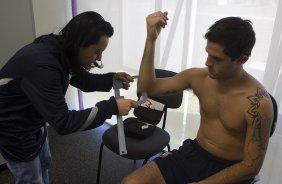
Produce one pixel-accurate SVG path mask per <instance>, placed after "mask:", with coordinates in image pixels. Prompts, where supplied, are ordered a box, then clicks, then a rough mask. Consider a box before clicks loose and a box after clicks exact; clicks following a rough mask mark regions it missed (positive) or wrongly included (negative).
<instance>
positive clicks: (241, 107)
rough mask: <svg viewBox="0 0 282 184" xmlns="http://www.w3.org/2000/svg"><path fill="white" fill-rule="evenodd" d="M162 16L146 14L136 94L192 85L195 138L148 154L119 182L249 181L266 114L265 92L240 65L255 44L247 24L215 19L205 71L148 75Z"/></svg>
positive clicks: (260, 150)
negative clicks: (196, 119) (161, 152)
mask: <svg viewBox="0 0 282 184" xmlns="http://www.w3.org/2000/svg"><path fill="white" fill-rule="evenodd" d="M167 20H168V18H167V12H156V13H153V14H150V15H148V16H147V39H146V44H145V49H144V54H143V58H142V62H141V66H140V72H139V79H138V91H139V92H142V91H147V92H148V94H149V95H151V96H158V95H164V94H167V93H172V92H177V91H182V90H185V89H191V90H193V92H194V93H195V95H196V96H197V97H198V99H199V103H200V114H201V122H200V128H199V130H198V133H197V138H196V139H195V140H190V139H188V140H186V141H184V142H183V145H182V146H181V147H180V148H179V150H173V151H172V152H170V153H169V154H166V155H164V156H160V157H158V158H156V159H155V160H154V161H152V162H150V163H148V164H146V165H145V166H143V167H142V168H140V169H138V170H136V171H134V172H133V173H132V174H130V175H129V176H127V177H126V178H124V180H123V182H122V183H123V184H137V183H138V184H147V183H148V184H162V183H168V184H187V183H198V184H221V183H226V184H231V183H241V184H243V183H250V182H251V181H252V180H253V178H254V177H255V176H256V175H257V174H258V172H259V170H260V168H261V166H262V163H263V160H264V156H265V153H266V149H267V145H268V139H269V133H270V129H271V123H272V118H273V117H272V114H273V109H272V103H271V99H270V97H269V95H268V93H267V91H266V90H265V89H264V87H263V86H262V84H260V83H259V82H258V81H257V80H256V79H255V78H254V77H252V76H251V75H250V74H248V73H247V72H246V71H245V70H244V69H243V64H244V63H245V62H246V61H247V60H248V58H249V56H250V55H251V50H252V48H253V46H254V44H255V33H254V30H253V28H252V25H251V22H250V21H248V20H242V19H241V18H238V17H227V18H223V19H221V20H219V21H217V22H215V23H214V24H213V25H212V26H211V27H210V28H209V29H208V31H207V33H206V34H205V38H206V39H207V44H206V48H205V49H206V52H207V54H208V56H207V60H206V63H205V64H206V67H205V68H191V69H187V70H184V71H182V72H180V73H179V74H177V75H175V76H173V77H169V78H156V77H155V74H154V50H155V42H156V39H157V37H158V35H159V33H160V31H161V29H162V28H164V27H165V26H166V24H167Z"/></svg>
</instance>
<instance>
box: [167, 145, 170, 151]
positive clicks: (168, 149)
mask: <svg viewBox="0 0 282 184" xmlns="http://www.w3.org/2000/svg"><path fill="white" fill-rule="evenodd" d="M167 151H168V152H170V145H169V144H168V145H167Z"/></svg>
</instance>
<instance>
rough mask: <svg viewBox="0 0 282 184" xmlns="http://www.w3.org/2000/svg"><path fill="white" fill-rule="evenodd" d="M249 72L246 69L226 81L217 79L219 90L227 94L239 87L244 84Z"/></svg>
mask: <svg viewBox="0 0 282 184" xmlns="http://www.w3.org/2000/svg"><path fill="white" fill-rule="evenodd" d="M246 75H247V72H246V71H245V70H244V69H241V70H239V71H238V72H236V73H234V74H233V76H232V77H230V78H226V79H217V84H218V89H219V90H220V91H222V92H227V91H229V90H233V89H234V88H236V87H239V86H241V85H242V84H243V82H244V80H245V77H246Z"/></svg>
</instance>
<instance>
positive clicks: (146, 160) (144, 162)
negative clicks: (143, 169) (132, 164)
mask: <svg viewBox="0 0 282 184" xmlns="http://www.w3.org/2000/svg"><path fill="white" fill-rule="evenodd" d="M148 160H149V158H146V159H145V160H144V161H143V163H142V166H143V165H145V164H146V163H147V162H148Z"/></svg>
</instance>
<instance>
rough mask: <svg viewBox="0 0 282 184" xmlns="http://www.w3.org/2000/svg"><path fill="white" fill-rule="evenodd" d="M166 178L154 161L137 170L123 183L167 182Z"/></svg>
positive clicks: (156, 183) (159, 183)
mask: <svg viewBox="0 0 282 184" xmlns="http://www.w3.org/2000/svg"><path fill="white" fill-rule="evenodd" d="M165 183H166V182H165V180H164V178H163V176H162V174H161V172H160V170H159V168H158V166H157V164H156V163H155V162H154V161H151V162H149V163H148V164H146V165H144V166H143V167H141V168H140V169H137V170H135V171H134V172H132V173H131V174H130V175H129V176H127V177H126V178H124V180H123V181H122V184H165Z"/></svg>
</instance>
